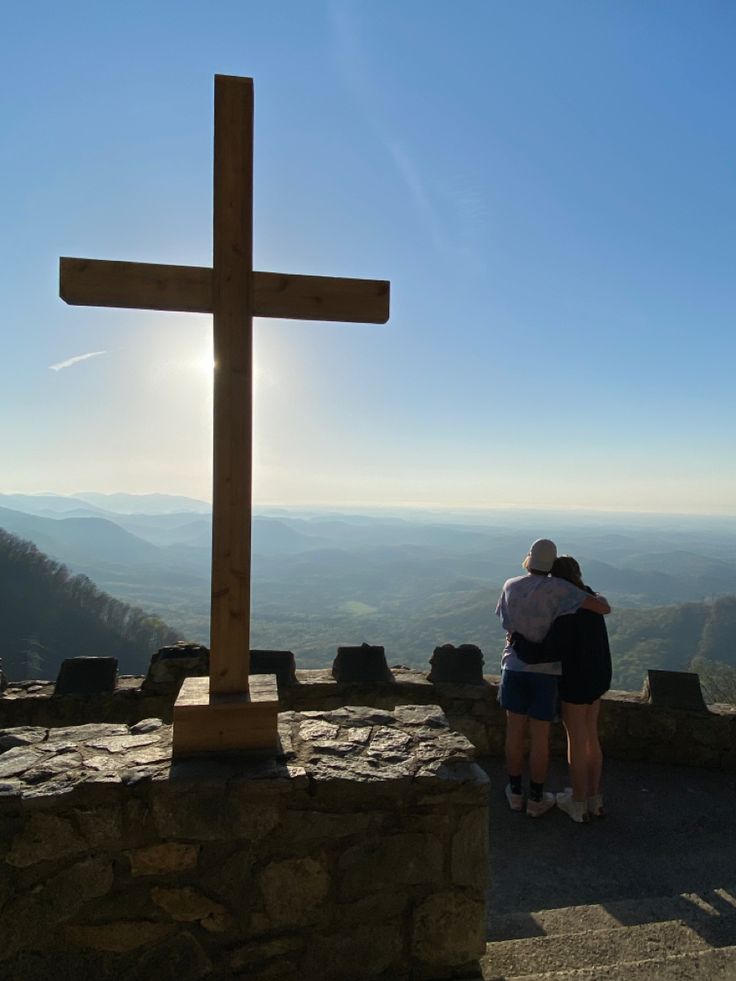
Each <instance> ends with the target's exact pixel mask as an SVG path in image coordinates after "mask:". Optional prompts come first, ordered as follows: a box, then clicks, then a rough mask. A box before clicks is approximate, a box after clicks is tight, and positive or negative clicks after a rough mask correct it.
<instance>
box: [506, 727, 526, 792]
mask: <svg viewBox="0 0 736 981" xmlns="http://www.w3.org/2000/svg"><path fill="white" fill-rule="evenodd" d="M526 720H527V716H526V715H519V714H518V712H508V711H507V712H506V772H507V773H508V774H510V775H511V776H513V777H515V776H521V772H522V770H523V768H524V733H525V732H526Z"/></svg>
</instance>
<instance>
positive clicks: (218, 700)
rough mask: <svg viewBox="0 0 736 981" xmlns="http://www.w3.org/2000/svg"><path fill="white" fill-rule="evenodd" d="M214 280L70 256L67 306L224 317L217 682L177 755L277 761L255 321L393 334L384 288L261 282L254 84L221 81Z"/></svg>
mask: <svg viewBox="0 0 736 981" xmlns="http://www.w3.org/2000/svg"><path fill="white" fill-rule="evenodd" d="M214 156H215V166H214V220H213V232H214V247H213V265H212V269H206V268H201V267H198V266H168V265H160V264H157V263H140V262H119V261H110V260H101V259H74V258H69V257H65V258H62V259H61V262H60V270H59V272H60V294H61V296H62V298H63V299H64V300H65V301H66V302H67V303H73V304H81V305H83V306H118V307H125V308H134V309H140V310H180V311H189V312H196V313H212V314H213V315H214V323H213V328H214V348H215V378H214V429H213V436H214V440H213V455H214V474H213V494H212V525H213V537H212V604H211V613H212V622H211V634H210V649H211V651H210V676H209V677H208V678H185V679H184V683H183V685H182V688H181V691H180V692H179V697H178V698H177V700H176V703H175V705H174V720H173V721H174V732H173V751H174V755H175V756H185V755H191V754H193V753H201V752H222V751H229V750H236V751H241V750H256V751H259V752H260V751H264V750H266V751H272V750H273V749H274V747H275V745H276V742H277V738H278V735H277V733H278V730H277V712H278V693H277V688H276V678H275V677H274V676H273V675H256V676H254V677H252V678H249V676H248V669H249V666H250V664H249V662H250V638H249V632H250V572H251V562H250V548H251V511H252V411H253V410H252V405H253V317H254V316H259V317H280V318H286V319H305V320H332V321H335V320H338V321H343V322H352V323H376V324H385V323H386V321H387V320H388V317H389V295H390V284H389V283H388V282H385V281H383V280H363V279H344V278H336V277H325V276H299V275H292V274H287V273H271V272H254V271H253V80H252V79H250V78H237V77H233V76H227V75H216V76H215V155H214Z"/></svg>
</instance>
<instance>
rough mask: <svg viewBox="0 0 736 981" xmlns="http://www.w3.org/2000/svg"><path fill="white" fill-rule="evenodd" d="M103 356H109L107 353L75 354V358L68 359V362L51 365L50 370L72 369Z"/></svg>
mask: <svg viewBox="0 0 736 981" xmlns="http://www.w3.org/2000/svg"><path fill="white" fill-rule="evenodd" d="M101 354H107V351H89V352H88V353H87V354H75V355H74V357H73V358H67V359H66V361H57V363H56V364H50V365H49V368H50V370H51V371H62V370H63V369H64V368H71V366H72V365H73V364H79V362H80V361H89V359H90V358H99V356H100V355H101Z"/></svg>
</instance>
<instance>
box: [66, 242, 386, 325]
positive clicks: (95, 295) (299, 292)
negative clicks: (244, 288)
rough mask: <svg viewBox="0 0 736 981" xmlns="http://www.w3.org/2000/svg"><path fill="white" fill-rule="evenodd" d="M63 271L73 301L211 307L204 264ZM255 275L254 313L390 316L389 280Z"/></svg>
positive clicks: (81, 264) (378, 320)
mask: <svg viewBox="0 0 736 981" xmlns="http://www.w3.org/2000/svg"><path fill="white" fill-rule="evenodd" d="M59 274H60V294H61V298H62V299H63V300H65V301H66V302H67V303H71V304H74V305H75V306H94V307H127V308H132V309H136V310H169V311H178V312H186V313H212V312H213V273H212V269H209V268H207V267H204V266H167V265H162V264H159V263H149V262H113V261H110V260H107V259H72V258H68V257H63V258H62V259H61V260H60V263H59ZM252 275H253V279H252V290H253V293H252V296H253V316H254V317H279V318H282V319H285V320H325V321H332V320H338V321H342V322H344V323H351V322H352V323H370V324H385V323H386V321H387V320H388V317H389V293H390V284H389V283H388V282H387V281H386V280H382V279H347V278H344V277H332V276H294V275H289V274H286V273H268V272H255V271H254V272H253V274H252Z"/></svg>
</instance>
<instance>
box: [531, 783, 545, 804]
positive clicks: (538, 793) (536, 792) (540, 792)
mask: <svg viewBox="0 0 736 981" xmlns="http://www.w3.org/2000/svg"><path fill="white" fill-rule="evenodd" d="M543 796H544V784H543V783H534V781H533V780H530V781H529V800H533V801H536V802H537V803H538V802H539V801H541V799H542V797H543Z"/></svg>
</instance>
